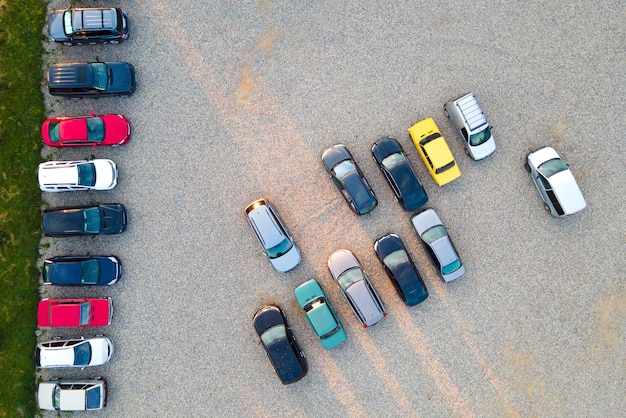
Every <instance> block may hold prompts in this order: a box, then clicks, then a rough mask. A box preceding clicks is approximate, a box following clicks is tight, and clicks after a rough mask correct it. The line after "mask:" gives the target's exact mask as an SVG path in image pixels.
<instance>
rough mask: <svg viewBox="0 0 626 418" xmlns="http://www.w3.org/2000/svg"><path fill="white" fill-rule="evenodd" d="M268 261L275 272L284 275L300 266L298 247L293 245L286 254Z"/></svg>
mask: <svg viewBox="0 0 626 418" xmlns="http://www.w3.org/2000/svg"><path fill="white" fill-rule="evenodd" d="M269 260H270V262H271V263H272V266H274V268H275V269H276V270H277V271H279V272H281V273H285V272H287V271H289V270H293V269H294V268H296V266H297V265H298V264H300V250H298V247H296V245H295V244H294V245H292V246H291V250H289V251H287V253H285V254H283V255H281V256H280V257H278V258H270V259H269Z"/></svg>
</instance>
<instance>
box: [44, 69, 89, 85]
mask: <svg viewBox="0 0 626 418" xmlns="http://www.w3.org/2000/svg"><path fill="white" fill-rule="evenodd" d="M48 83H49V84H50V85H51V86H66V85H72V86H76V87H80V86H85V87H90V86H92V84H93V71H92V70H91V67H90V65H89V64H88V63H70V64H54V65H51V66H49V67H48Z"/></svg>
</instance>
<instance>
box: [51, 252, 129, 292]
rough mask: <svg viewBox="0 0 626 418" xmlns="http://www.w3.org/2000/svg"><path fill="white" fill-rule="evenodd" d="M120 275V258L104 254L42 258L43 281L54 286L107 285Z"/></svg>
mask: <svg viewBox="0 0 626 418" xmlns="http://www.w3.org/2000/svg"><path fill="white" fill-rule="evenodd" d="M121 275H122V263H121V262H120V259H119V258H117V257H115V256H113V255H109V256H104V255H82V256H72V255H66V256H57V257H52V258H48V259H46V260H44V262H43V272H42V277H43V283H44V284H51V285H56V286H92V285H94V286H108V285H112V284H114V283H116V282H117V281H118V280H119V278H120V277H121Z"/></svg>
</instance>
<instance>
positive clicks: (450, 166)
mask: <svg viewBox="0 0 626 418" xmlns="http://www.w3.org/2000/svg"><path fill="white" fill-rule="evenodd" d="M452 167H454V160H452V161H450V162H449V163H448V164H446V165H444V166H443V167H439V168H438V169H436V170H435V172H436V173H437V174H441V173H443V172H444V171H446V170H449V169H451V168H452Z"/></svg>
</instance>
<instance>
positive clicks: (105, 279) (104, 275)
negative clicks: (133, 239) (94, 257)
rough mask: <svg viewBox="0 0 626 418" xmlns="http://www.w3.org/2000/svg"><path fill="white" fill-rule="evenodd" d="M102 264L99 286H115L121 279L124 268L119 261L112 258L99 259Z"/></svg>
mask: <svg viewBox="0 0 626 418" xmlns="http://www.w3.org/2000/svg"><path fill="white" fill-rule="evenodd" d="M98 262H99V263H100V279H99V280H98V284H113V283H115V282H116V281H117V279H119V277H120V275H121V272H122V268H121V265H120V263H119V262H118V261H117V259H115V258H112V257H107V258H100V259H98Z"/></svg>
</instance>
